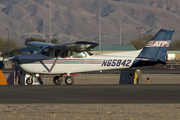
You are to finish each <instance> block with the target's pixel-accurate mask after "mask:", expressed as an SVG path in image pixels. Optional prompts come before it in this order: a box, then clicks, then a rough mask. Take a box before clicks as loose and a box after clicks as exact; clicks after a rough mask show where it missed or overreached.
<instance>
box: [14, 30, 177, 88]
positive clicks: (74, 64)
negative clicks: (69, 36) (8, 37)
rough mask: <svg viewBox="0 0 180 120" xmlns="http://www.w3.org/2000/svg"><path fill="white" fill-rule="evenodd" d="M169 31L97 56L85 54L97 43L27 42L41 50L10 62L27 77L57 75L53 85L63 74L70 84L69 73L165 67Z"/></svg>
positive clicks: (71, 80) (57, 82) (162, 31)
mask: <svg viewBox="0 0 180 120" xmlns="http://www.w3.org/2000/svg"><path fill="white" fill-rule="evenodd" d="M173 32H174V31H172V30H164V29H161V30H160V31H159V32H158V33H157V34H156V35H155V36H154V37H153V38H152V40H151V41H150V42H148V44H147V45H146V46H145V47H144V48H143V49H141V50H137V51H131V52H120V53H112V54H100V55H93V54H92V53H90V52H88V51H91V50H93V48H95V47H96V46H98V43H93V42H85V41H79V42H73V43H65V44H56V45H54V44H48V43H41V42H28V44H29V45H34V46H38V47H42V49H41V50H40V51H39V52H38V53H35V54H23V55H18V56H15V57H14V59H13V60H14V61H15V62H16V66H17V67H18V68H19V69H20V70H22V71H24V72H26V73H28V74H30V75H33V74H46V75H47V74H49V75H52V74H54V75H57V74H61V75H59V76H55V77H54V79H53V82H54V83H55V84H56V85H60V84H61V83H62V77H63V75H64V74H67V77H66V78H65V83H66V84H67V85H72V84H73V83H74V79H73V77H72V76H71V74H72V73H79V72H89V71H98V70H99V71H101V70H113V69H127V68H133V67H140V66H149V65H151V66H152V65H156V64H166V61H165V56H166V52H167V50H168V47H169V45H170V41H171V38H172V35H173ZM29 80H31V79H29Z"/></svg>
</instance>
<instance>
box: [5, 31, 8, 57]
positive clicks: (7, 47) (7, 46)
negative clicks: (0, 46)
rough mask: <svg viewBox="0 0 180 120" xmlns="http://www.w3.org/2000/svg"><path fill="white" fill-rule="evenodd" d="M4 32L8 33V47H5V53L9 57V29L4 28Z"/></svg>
mask: <svg viewBox="0 0 180 120" xmlns="http://www.w3.org/2000/svg"><path fill="white" fill-rule="evenodd" d="M5 30H7V31H8V45H7V53H8V56H9V28H6V29H5Z"/></svg>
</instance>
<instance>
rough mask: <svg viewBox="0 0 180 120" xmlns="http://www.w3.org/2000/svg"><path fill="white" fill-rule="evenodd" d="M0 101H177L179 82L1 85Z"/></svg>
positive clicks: (18, 102)
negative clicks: (171, 83) (158, 83)
mask: <svg viewBox="0 0 180 120" xmlns="http://www.w3.org/2000/svg"><path fill="white" fill-rule="evenodd" d="M0 96H1V98H0V103H6V104H9V103H11V104H20V103H24V104H28V103H70V104H72V103H83V104H92V103H93V104H94V103H101V104H103V103H180V85H123V84H121V85H72V86H67V85H61V86H54V85H53V86H1V87H0Z"/></svg>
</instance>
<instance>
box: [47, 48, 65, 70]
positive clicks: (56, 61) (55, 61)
mask: <svg viewBox="0 0 180 120" xmlns="http://www.w3.org/2000/svg"><path fill="white" fill-rule="evenodd" d="M62 53H63V47H61V51H60V52H59V54H58V57H57V58H56V60H55V61H54V63H53V65H52V67H51V69H50V70H49V73H51V72H52V70H53V69H54V66H55V65H56V63H57V61H58V60H59V58H60V56H61V54H62Z"/></svg>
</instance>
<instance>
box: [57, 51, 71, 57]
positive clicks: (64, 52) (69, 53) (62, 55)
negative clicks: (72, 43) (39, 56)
mask: <svg viewBox="0 0 180 120" xmlns="http://www.w3.org/2000/svg"><path fill="white" fill-rule="evenodd" d="M60 51H61V50H55V53H54V56H55V57H58V54H59V52H60ZM70 56H71V52H70V51H63V53H62V54H61V58H68V57H70Z"/></svg>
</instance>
